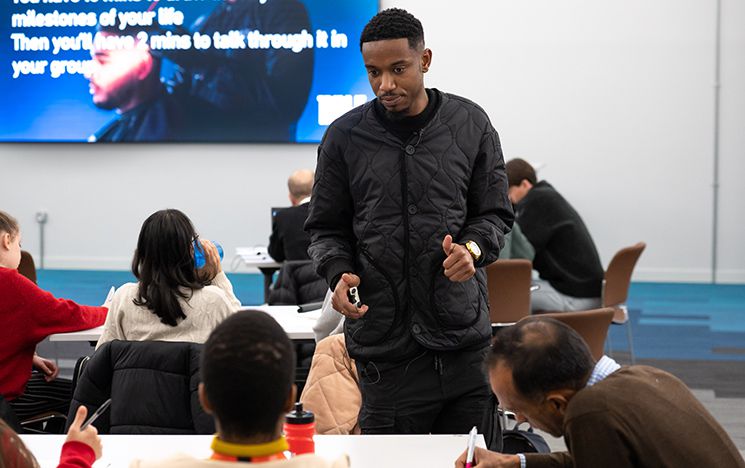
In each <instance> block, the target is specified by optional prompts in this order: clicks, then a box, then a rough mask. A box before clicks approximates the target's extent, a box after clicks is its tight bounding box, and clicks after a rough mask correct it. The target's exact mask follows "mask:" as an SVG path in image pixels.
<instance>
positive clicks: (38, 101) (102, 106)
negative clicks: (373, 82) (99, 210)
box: [0, 0, 378, 143]
mask: <svg viewBox="0 0 745 468" xmlns="http://www.w3.org/2000/svg"><path fill="white" fill-rule="evenodd" d="M377 11H378V1H377V0H352V1H350V0H302V1H301V0H160V1H158V0H5V1H3V4H2V6H1V7H0V32H1V34H0V50H2V55H1V56H2V59H0V60H2V62H3V63H2V72H1V73H0V89H2V90H3V94H4V97H3V100H4V102H3V109H2V112H1V113H0V142H86V141H89V142H311V143H312V142H318V141H320V139H321V137H322V136H323V132H324V131H325V129H326V127H327V126H328V124H330V123H331V122H332V121H333V120H334V119H335V118H336V117H338V116H340V115H341V114H343V113H344V112H346V111H348V110H350V109H352V108H353V107H356V106H358V105H360V104H362V103H364V102H366V101H367V100H369V99H371V98H372V97H373V96H372V91H371V90H370V87H369V84H368V82H367V74H366V71H365V68H364V65H363V63H362V57H361V55H360V52H359V37H360V32H361V31H362V28H363V27H364V25H365V24H366V23H367V21H368V20H369V19H370V18H372V16H374V15H375V14H376V13H377Z"/></svg>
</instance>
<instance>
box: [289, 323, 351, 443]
mask: <svg viewBox="0 0 745 468" xmlns="http://www.w3.org/2000/svg"><path fill="white" fill-rule="evenodd" d="M300 401H302V402H303V407H304V408H305V409H307V410H310V411H312V412H313V414H315V415H316V434H359V433H360V426H359V424H357V415H358V414H359V412H360V407H361V406H362V394H361V393H360V388H359V378H358V377H357V367H356V366H355V364H354V361H353V360H352V359H350V357H349V354H348V353H347V349H346V347H345V346H344V335H342V334H338V335H331V336H329V337H326V338H324V339H323V340H321V341H319V342H318V345H316V352H315V354H313V363H312V364H311V366H310V372H309V373H308V381H307V382H306V383H305V388H304V389H303V393H302V394H301V395H300Z"/></svg>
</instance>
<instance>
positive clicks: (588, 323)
mask: <svg viewBox="0 0 745 468" xmlns="http://www.w3.org/2000/svg"><path fill="white" fill-rule="evenodd" d="M613 314H614V311H613V309H612V308H610V307H606V308H604V309H593V310H583V311H580V312H552V313H549V314H540V315H538V316H537V317H551V318H555V319H556V320H559V321H560V322H564V323H566V324H567V325H569V326H570V327H572V328H573V329H574V331H576V332H577V333H579V335H580V336H581V337H582V338H584V340H585V341H586V342H587V346H588V347H589V348H590V353H592V357H593V358H595V360H598V359H600V358H601V357H602V356H603V350H604V349H605V339H606V338H607V336H608V327H610V323H611V320H613Z"/></svg>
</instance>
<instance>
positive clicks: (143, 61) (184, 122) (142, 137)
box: [87, 22, 216, 142]
mask: <svg viewBox="0 0 745 468" xmlns="http://www.w3.org/2000/svg"><path fill="white" fill-rule="evenodd" d="M156 28H157V25H155V26H151V27H149V28H143V27H138V26H127V27H125V28H123V29H122V28H120V27H119V22H116V23H115V24H113V25H112V26H109V27H99V32H98V35H99V40H98V41H96V42H95V43H94V48H93V50H92V51H91V55H92V57H93V65H92V67H91V70H90V73H89V74H88V76H87V77H88V80H89V89H90V93H91V96H92V99H93V104H94V105H96V107H99V108H101V109H106V110H116V111H117V113H118V114H119V115H118V116H117V117H116V118H115V119H114V120H112V121H111V122H109V123H108V124H106V125H105V126H104V127H103V128H101V129H100V130H98V131H97V132H96V133H94V134H93V135H91V136H90V137H89V138H88V141H89V142H137V141H139V142H154V141H203V140H204V139H205V138H206V133H207V132H206V126H205V125H204V124H205V123H206V122H209V120H210V117H213V116H214V114H215V113H216V112H214V111H212V110H211V109H210V106H209V105H208V104H207V103H201V102H199V101H197V100H194V99H190V98H189V97H188V96H176V95H174V94H173V93H171V92H169V91H168V90H167V89H166V87H165V85H164V84H163V83H162V82H161V78H160V68H161V58H160V57H159V55H157V54H155V53H153V52H152V51H151V50H150V49H149V47H148V46H147V44H146V43H145V42H144V41H142V40H141V39H143V38H144V37H146V36H144V35H143V34H142V33H143V32H144V33H145V34H148V33H150V32H152V31H155V30H156ZM117 39H123V40H122V41H118V40H117ZM130 39H131V40H132V41H134V42H133V44H129V45H128V46H126V47H125V46H123V44H125V43H126V40H130Z"/></svg>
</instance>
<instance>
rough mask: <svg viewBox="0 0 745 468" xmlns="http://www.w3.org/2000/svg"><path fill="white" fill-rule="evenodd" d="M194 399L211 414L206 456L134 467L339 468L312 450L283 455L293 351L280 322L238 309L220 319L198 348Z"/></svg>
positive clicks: (341, 461)
mask: <svg viewBox="0 0 745 468" xmlns="http://www.w3.org/2000/svg"><path fill="white" fill-rule="evenodd" d="M200 372H201V376H202V383H201V384H200V385H199V399H200V402H201V403H202V406H203V407H204V409H205V411H207V412H208V413H210V414H212V415H213V416H214V418H215V427H216V428H217V435H216V436H215V439H214V440H213V442H212V450H213V454H212V456H211V457H210V458H209V459H208V460H198V459H194V458H192V457H189V456H185V455H181V456H175V457H172V458H170V459H166V460H161V461H141V460H136V461H134V462H132V464H131V465H130V467H131V468H136V467H156V466H157V467H213V468H218V467H224V468H235V466H236V465H234V464H233V463H234V462H236V461H238V462H249V463H262V466H266V467H267V468H269V467H277V468H279V467H287V468H292V467H313V468H314V467H318V468H324V467H329V468H344V467H347V466H348V465H349V463H348V461H347V459H346V458H341V459H338V460H336V461H334V462H333V463H331V462H328V461H326V460H324V459H323V458H321V457H318V456H316V455H312V454H305V455H299V456H296V457H294V458H291V459H286V457H285V455H284V452H285V451H286V450H287V449H288V445H287V441H286V440H285V438H284V436H283V435H282V425H283V423H284V421H285V414H286V413H287V412H288V411H290V409H291V408H292V406H293V403H294V402H295V396H296V392H297V389H296V388H295V385H294V384H293V380H294V376H295V356H294V352H293V349H292V343H291V342H290V339H289V338H288V337H287V334H286V333H285V331H284V330H283V329H282V327H281V326H280V325H279V324H278V323H277V322H276V321H275V320H274V319H273V318H272V317H270V316H269V315H268V314H266V313H264V312H259V311H251V310H248V311H242V312H237V313H235V314H234V315H232V316H230V317H228V318H227V319H225V320H224V321H223V322H222V323H221V324H220V325H218V326H217V328H215V330H214V331H213V332H212V334H211V335H210V337H209V339H208V340H207V342H206V343H205V345H204V350H203V351H202V364H201V368H200Z"/></svg>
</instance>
